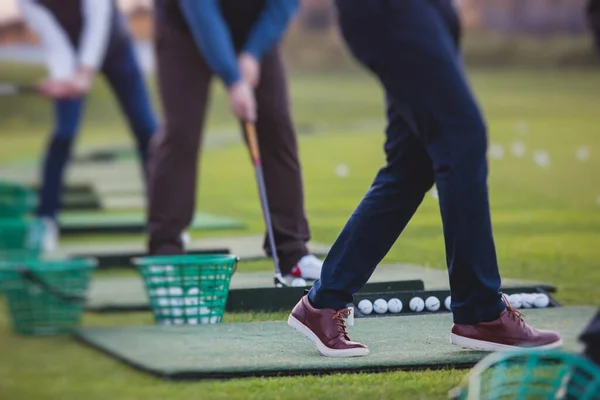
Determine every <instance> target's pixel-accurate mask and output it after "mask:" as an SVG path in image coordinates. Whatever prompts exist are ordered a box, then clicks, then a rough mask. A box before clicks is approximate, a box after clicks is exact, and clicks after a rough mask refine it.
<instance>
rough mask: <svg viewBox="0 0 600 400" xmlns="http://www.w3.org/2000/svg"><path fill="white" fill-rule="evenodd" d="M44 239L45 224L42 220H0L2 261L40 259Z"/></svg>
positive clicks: (0, 259)
mask: <svg viewBox="0 0 600 400" xmlns="http://www.w3.org/2000/svg"><path fill="white" fill-rule="evenodd" d="M43 238H44V223H43V221H42V220H40V219H36V218H26V219H14V218H10V219H9V218H0V261H3V260H10V259H22V258H27V259H29V258H38V257H39V256H40V255H41V253H42V243H43Z"/></svg>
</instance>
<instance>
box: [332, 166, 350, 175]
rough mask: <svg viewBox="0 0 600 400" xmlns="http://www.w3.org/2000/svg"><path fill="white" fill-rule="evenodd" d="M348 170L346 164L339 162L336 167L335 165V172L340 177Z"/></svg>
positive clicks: (346, 173)
mask: <svg viewBox="0 0 600 400" xmlns="http://www.w3.org/2000/svg"><path fill="white" fill-rule="evenodd" d="M349 172H350V169H349V168H348V166H347V165H346V164H339V165H338V166H337V167H335V174H336V175H337V176H339V177H340V178H345V177H347V176H348V173H349Z"/></svg>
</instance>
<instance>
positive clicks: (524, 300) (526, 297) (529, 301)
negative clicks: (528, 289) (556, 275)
mask: <svg viewBox="0 0 600 400" xmlns="http://www.w3.org/2000/svg"><path fill="white" fill-rule="evenodd" d="M533 300H534V298H533V296H532V295H530V294H528V293H523V294H521V306H522V307H523V308H531V307H533Z"/></svg>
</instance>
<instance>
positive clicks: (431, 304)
mask: <svg viewBox="0 0 600 400" xmlns="http://www.w3.org/2000/svg"><path fill="white" fill-rule="evenodd" d="M425 307H427V309H428V310H429V311H437V310H439V309H440V300H439V299H438V298H437V297H435V296H429V297H428V298H427V299H426V300H425Z"/></svg>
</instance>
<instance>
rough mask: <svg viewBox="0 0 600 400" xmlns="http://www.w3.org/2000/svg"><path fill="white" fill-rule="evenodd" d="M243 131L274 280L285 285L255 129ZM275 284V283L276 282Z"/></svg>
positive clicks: (248, 127) (247, 125) (250, 126)
mask: <svg viewBox="0 0 600 400" xmlns="http://www.w3.org/2000/svg"><path fill="white" fill-rule="evenodd" d="M244 131H245V133H246V137H247V139H248V147H249V148H250V155H251V156H252V162H253V163H254V170H255V172H256V181H257V183H258V193H259V197H260V202H261V206H262V210H263V217H264V219H265V225H266V227H267V237H268V239H269V247H270V249H271V255H272V257H273V263H274V265H275V280H276V281H277V280H278V278H280V279H279V280H280V282H279V283H280V284H282V285H283V284H285V282H284V281H283V277H282V276H281V270H280V269H279V260H278V259H277V248H276V247H275V236H274V234H273V225H272V224H271V212H270V211H269V202H268V200H267V189H266V185H265V180H264V176H263V171H262V163H261V159H260V150H259V148H258V139H257V137H256V128H255V126H254V124H253V123H250V122H245V123H244ZM276 283H277V282H276Z"/></svg>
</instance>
